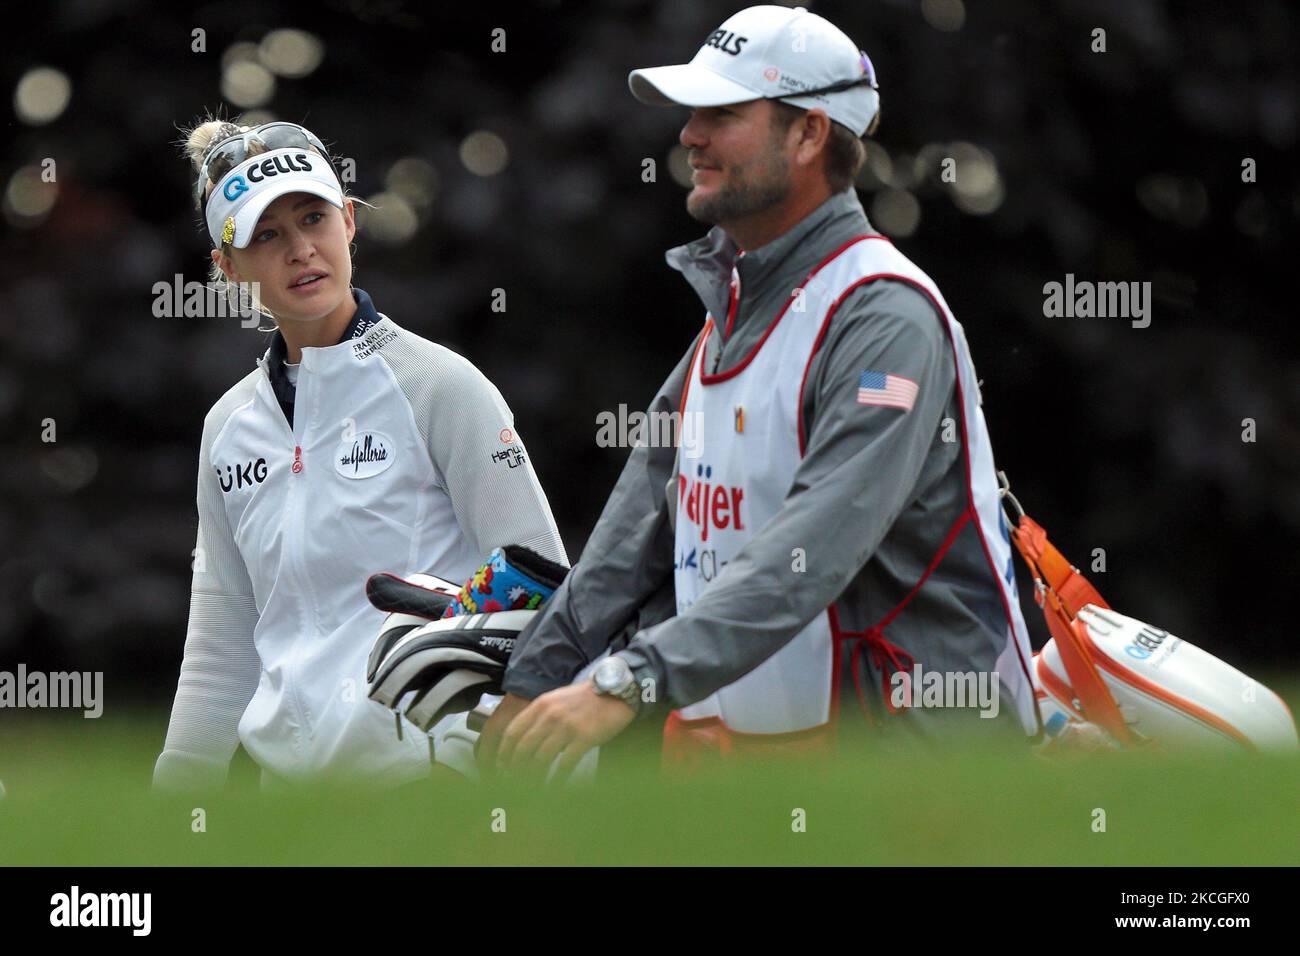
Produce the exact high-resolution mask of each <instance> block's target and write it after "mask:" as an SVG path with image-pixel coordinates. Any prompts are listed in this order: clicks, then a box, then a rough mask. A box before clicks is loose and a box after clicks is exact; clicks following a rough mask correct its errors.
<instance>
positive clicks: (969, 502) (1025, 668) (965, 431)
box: [795, 236, 1033, 686]
mask: <svg viewBox="0 0 1300 956" xmlns="http://www.w3.org/2000/svg"><path fill="white" fill-rule="evenodd" d="M861 238H866V239H871V238H883V237H881V236H864V237H861ZM886 241H887V240H886ZM879 279H892V280H894V281H895V282H904V283H906V284H907V285H910V286H911V287H912V288H914V289H916V290H918V291H919V292H921V293H922V294H923V295H924V296H925V297H926V298H927V299H929V300H930V302H931V303H932V304H933V305H934V309H935V312H936V313H938V318H939V319H940V321H941V322H942V323H943V332H944V335H945V336H947V338H948V347H949V348H950V349H951V351H952V361H953V368H954V370H955V372H956V382H955V384H956V389H957V405H958V407H959V408H960V409H961V422H962V433H961V446H962V462H963V465H964V467H965V469H966V511H967V512H969V513H970V514H972V515H973V514H976V513H977V511H976V507H975V486H974V485H973V484H972V483H971V453H970V445H969V440H968V436H969V434H970V426H969V423H968V422H967V421H966V400H965V395H964V393H963V392H962V387H961V358H960V356H959V355H958V354H957V343H956V341H955V340H954V339H953V337H952V334H951V330H950V329H949V327H948V317H949V316H948V311H947V310H946V309H945V308H944V307H943V306H942V305H941V304H940V303H939V301H938V300H937V299H936V298H935V297H934V296H933V295H932V294H931V293H930V290H929V289H927V288H926V287H925V286H923V285H922V284H921V283H919V282H917V281H916V280H915V279H912V278H910V277H909V276H903V275H898V274H897V273H894V272H877V273H875V274H873V275H869V276H864V277H863V278H861V279H859V280H858V281H857V282H855V283H853V285H851V286H849V288H847V289H846V290H844V292H843V294H841V295H840V297H839V298H838V299H836V300H835V302H834V303H832V304H831V307H830V308H829V309H827V310H826V318H825V319H824V320H823V322H822V328H821V330H820V331H819V332H818V334H817V338H816V340H815V341H814V343H813V350H812V353H811V354H810V355H809V356H808V365H807V366H806V367H805V368H804V380H803V382H801V383H800V384H799V407H798V408H796V409H795V414H796V416H797V418H796V420H797V421H798V422H799V452H800V454H803V453H804V451H805V436H804V427H803V393H804V387H805V386H806V385H807V384H808V371H809V369H810V368H811V367H812V360H813V356H815V355H816V354H817V351H818V350H819V349H820V348H821V344H822V340H823V338H824V337H825V335H826V331H827V329H828V328H829V327H830V322H831V319H832V318H833V317H834V315H835V312H836V310H837V309H838V308H839V307H840V304H841V303H842V302H843V301H844V299H845V298H846V297H847V296H848V295H849V293H851V292H852V291H854V290H855V289H857V288H858V287H859V286H862V285H865V284H866V283H868V282H875V281H877V280H879ZM975 534H976V535H977V536H978V537H979V542H980V548H981V549H982V550H983V551H984V559H985V561H987V562H988V566H989V571H990V573H992V575H993V580H994V582H995V583H996V584H997V591H998V599H999V600H1000V601H1001V602H1002V612H1003V614H1005V615H1006V621H1007V627H1008V628H1010V630H1011V638H1012V640H1011V643H1012V644H1013V645H1014V646H1015V649H1016V657H1017V658H1018V659H1019V660H1020V669H1021V671H1022V672H1023V674H1024V676H1025V680H1026V681H1027V682H1028V683H1029V684H1030V686H1032V685H1033V680H1032V678H1031V677H1030V674H1029V664H1028V663H1027V662H1026V661H1025V657H1024V654H1023V653H1022V652H1021V650H1020V642H1019V641H1017V640H1016V639H1015V625H1014V623H1013V618H1012V615H1011V607H1010V605H1009V604H1008V603H1007V596H1006V592H1005V591H1003V589H1002V585H1001V583H1000V582H1001V580H1002V572H1001V571H1000V570H999V569H998V568H997V566H996V565H995V564H994V561H993V553H992V552H991V551H990V550H989V545H988V541H986V540H985V538H984V531H983V529H982V528H981V527H980V523H979V521H976V522H975ZM927 574H928V572H927Z"/></svg>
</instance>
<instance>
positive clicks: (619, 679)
mask: <svg viewBox="0 0 1300 956" xmlns="http://www.w3.org/2000/svg"><path fill="white" fill-rule="evenodd" d="M591 682H592V684H594V685H595V687H596V693H597V694H604V695H606V696H608V697H617V698H618V699H619V700H621V701H622V702H623V703H625V704H627V705H628V706H629V707H631V708H632V709H633V710H640V709H641V688H640V687H639V686H637V682H636V676H635V675H634V674H633V673H632V668H631V667H629V666H628V663H627V661H625V660H623V658H621V657H607V658H605V659H604V660H603V661H601V662H600V663H599V664H597V665H596V669H595V670H593V671H592V672H591Z"/></svg>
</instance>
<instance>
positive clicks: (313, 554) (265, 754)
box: [154, 289, 568, 788]
mask: <svg viewBox="0 0 1300 956" xmlns="http://www.w3.org/2000/svg"><path fill="white" fill-rule="evenodd" d="M353 294H354V297H355V298H356V300H357V305H358V307H357V315H356V317H355V318H354V319H353V321H352V324H351V326H350V327H349V329H348V331H347V332H346V333H345V334H344V337H343V339H342V341H340V342H339V344H337V345H333V346H330V347H328V348H304V349H303V350H302V361H301V363H300V365H299V367H298V373H297V382H296V390H295V387H294V386H293V385H291V384H289V382H288V379H287V378H286V370H285V368H284V366H283V358H284V352H285V346H284V340H283V338H282V336H281V335H280V333H279V332H276V333H275V337H274V340H273V342H272V345H271V348H269V349H268V350H267V351H266V353H265V354H264V355H263V357H262V358H261V359H260V360H259V361H258V363H257V366H258V367H257V368H256V369H255V370H253V371H252V372H250V373H249V374H248V375H247V376H245V377H244V378H243V379H242V380H240V381H239V382H238V383H237V384H236V385H235V386H234V387H233V388H231V389H230V390H229V391H228V392H226V394H225V395H223V396H222V397H221V399H220V400H219V401H217V403H216V404H215V405H213V407H212V409H211V411H210V412H209V413H208V415H207V417H206V419H205V421H204V424H203V438H202V444H201V451H200V456H199V481H198V513H199V526H198V538H197V546H196V549H195V556H194V576H193V584H192V590H191V600H190V618H189V629H188V635H187V637H186V642H185V655H184V660H183V663H182V665H181V671H180V680H179V683H178V686H177V691H176V699H175V703H174V705H173V708H172V714H171V722H170V725H169V727H168V730H167V738H166V743H165V746H164V750H163V752H162V754H161V755H160V757H159V758H158V762H157V765H156V767H155V771H154V780H155V785H156V786H159V787H162V788H175V787H189V786H195V785H212V784H214V783H219V782H220V781H222V780H224V777H225V774H226V769H227V766H228V764H229V761H230V759H231V757H232V756H233V754H234V751H235V748H236V746H237V745H238V744H239V743H241V742H242V743H243V745H244V747H245V749H246V750H247V751H248V753H249V754H250V755H251V756H252V757H253V759H254V760H255V761H256V762H257V763H258V764H259V765H260V766H261V767H262V769H263V782H264V784H265V783H267V782H268V780H269V781H274V780H277V779H287V780H294V779H299V780H300V779H304V778H314V777H317V776H320V775H322V774H330V775H335V774H338V775H344V776H348V777H358V776H360V777H364V778H365V779H366V780H367V781H369V782H375V783H379V784H381V785H397V784H401V783H404V782H407V781H411V780H414V779H417V778H419V777H421V776H424V775H426V774H427V773H428V772H429V761H430V746H429V737H428V736H426V735H425V734H423V733H421V732H420V731H419V730H418V729H417V728H416V727H415V726H414V725H412V724H410V723H407V722H406V721H405V720H404V719H403V720H402V721H400V724H399V723H398V722H397V721H396V720H395V718H394V715H393V713H392V712H391V711H388V710H387V709H385V708H384V707H382V706H380V705H379V704H376V703H374V702H373V701H371V700H370V699H369V698H368V697H367V696H366V682H365V662H366V656H367V654H368V653H369V650H370V648H371V645H372V643H373V641H374V638H375V635H376V632H377V630H378V627H379V624H380V622H381V621H382V620H383V617H384V615H383V614H382V613H381V612H380V611H378V610H376V609H375V608H373V607H371V606H370V604H369V602H368V601H367V599H366V595H365V582H366V578H367V577H368V576H369V575H370V574H372V573H374V572H377V571H392V572H395V573H399V574H406V573H413V572H417V571H426V572H429V573H432V574H437V575H439V576H441V577H444V578H448V579H450V580H453V581H462V580H464V579H466V578H467V577H468V576H469V575H470V574H471V573H473V571H474V570H475V569H476V568H477V567H478V566H479V564H480V563H481V562H482V561H483V559H484V558H485V557H486V556H487V554H488V553H489V552H490V551H491V550H492V548H494V547H496V546H498V545H504V544H509V543H512V542H514V543H519V544H525V545H528V546H529V547H531V548H533V549H534V550H536V551H538V552H539V553H541V554H543V555H545V556H547V557H549V558H551V559H553V560H556V561H560V562H562V563H564V564H566V565H567V563H568V560H567V557H566V555H565V553H564V546H563V544H562V542H561V540H560V536H559V533H558V531H557V530H556V526H555V520H554V518H553V517H552V516H551V511H550V507H549V505H548V504H547V501H546V496H545V494H544V493H543V491H542V488H541V485H540V484H539V482H538V480H537V476H536V475H535V473H534V472H533V468H532V465H531V463H530V462H529V459H528V456H527V451H526V449H525V447H524V444H523V441H522V440H521V439H520V437H519V435H518V434H517V433H515V431H514V421H513V416H512V414H511V412H510V409H509V407H508V406H507V405H506V402H505V400H504V399H503V398H502V397H501V394H500V392H498V391H497V389H496V388H495V387H494V386H493V385H492V384H491V382H489V381H488V380H487V378H485V377H484V376H483V374H482V373H481V372H479V371H478V369H476V368H475V367H474V366H473V365H472V364H471V363H470V362H469V361H467V360H466V359H464V358H462V357H461V356H460V355H457V354H456V353H454V352H452V351H450V350H448V349H446V348H444V347H442V346H440V345H436V344H434V343H433V342H430V341H428V340H426V339H424V338H421V337H420V336H418V335H416V334H414V333H412V332H410V331H407V330H406V329H403V328H401V327H400V326H398V325H397V324H396V323H394V322H393V321H392V320H391V319H389V318H388V317H386V316H383V315H381V314H379V313H377V312H376V311H375V309H374V306H373V304H372V303H371V301H370V297H369V296H368V295H366V293H365V292H362V291H361V290H359V289H356V290H353ZM444 723H447V722H444ZM398 726H400V727H401V731H402V732H401V735H400V738H399V734H398ZM440 732H443V733H445V728H444V727H443V725H441V724H440V725H439V727H436V728H435V730H434V733H433V737H434V740H435V742H436V741H437V739H438V735H439V733H440Z"/></svg>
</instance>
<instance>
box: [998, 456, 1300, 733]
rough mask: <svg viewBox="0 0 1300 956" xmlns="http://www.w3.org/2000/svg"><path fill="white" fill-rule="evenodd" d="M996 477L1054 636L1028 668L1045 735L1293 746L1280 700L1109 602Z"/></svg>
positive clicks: (1287, 713) (1013, 535)
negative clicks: (1086, 732)
mask: <svg viewBox="0 0 1300 956" xmlns="http://www.w3.org/2000/svg"><path fill="white" fill-rule="evenodd" d="M998 478H999V480H1000V482H1001V484H1002V498H1003V501H1004V503H1009V504H1010V505H1011V506H1012V507H1013V508H1014V509H1015V511H1016V516H1015V517H1016V519H1017V520H1012V517H1013V516H1012V515H1008V516H1007V521H1008V524H1009V525H1010V527H1011V540H1012V543H1013V544H1014V545H1015V546H1016V549H1017V550H1018V551H1019V552H1020V554H1021V556H1022V557H1023V558H1024V559H1025V563H1026V564H1027V565H1028V566H1029V570H1030V573H1031V574H1032V575H1033V579H1034V588H1035V599H1036V600H1037V602H1038V604H1039V607H1041V608H1042V610H1043V616H1044V617H1045V618H1046V619H1047V627H1048V630H1049V631H1050V632H1051V635H1052V638H1051V640H1049V641H1048V642H1047V644H1046V645H1045V646H1044V647H1043V649H1042V650H1041V651H1039V652H1038V653H1037V654H1035V655H1034V659H1033V664H1032V667H1031V669H1030V670H1031V676H1032V677H1033V680H1034V688H1035V696H1036V697H1037V700H1038V707H1039V714H1040V716H1041V717H1042V719H1043V727H1044V730H1045V732H1046V734H1047V736H1048V738H1049V741H1050V740H1056V739H1064V738H1065V737H1068V736H1069V735H1070V734H1071V733H1072V732H1076V731H1078V730H1080V729H1081V728H1085V727H1087V726H1088V725H1092V726H1094V727H1097V728H1100V729H1101V730H1102V731H1104V732H1105V734H1106V736H1107V738H1109V741H1110V742H1111V743H1113V744H1114V745H1118V746H1120V747H1136V746H1151V745H1156V746H1160V747H1161V748H1163V749H1165V750H1171V751H1172V750H1183V749H1192V748H1197V747H1226V748H1228V749H1244V750H1249V751H1294V750H1295V749H1296V748H1297V746H1298V745H1300V744H1298V742H1297V737H1296V727H1295V721H1294V720H1293V719H1292V717H1291V711H1290V710H1289V709H1288V708H1287V706H1286V703H1285V702H1284V701H1283V700H1282V698H1281V697H1279V696H1278V695H1277V694H1275V693H1274V692H1273V691H1271V690H1269V689H1268V688H1267V687H1264V686H1263V685H1262V684H1259V683H1258V682H1256V681H1254V680H1252V679H1251V678H1250V677H1248V676H1247V675H1245V674H1243V673H1242V672H1241V671H1239V670H1237V669H1236V668H1235V667H1232V666H1231V665H1229V664H1227V663H1225V662H1223V661H1221V660H1219V659H1218V658H1217V657H1215V656H1214V655H1213V654H1209V653H1207V652H1206V651H1203V650H1201V649H1200V648H1199V647H1196V646H1195V645H1193V644H1190V643H1188V642H1187V641H1185V640H1182V639H1180V638H1177V637H1175V636H1174V635H1172V634H1170V633H1169V632H1168V631H1165V630H1162V629H1161V628H1158V627H1153V626H1152V625H1150V624H1146V623H1144V622H1143V621H1140V620H1137V619H1136V618H1132V617H1128V616H1127V615H1124V614H1120V613H1119V612H1118V611H1115V610H1114V609H1112V608H1111V607H1110V605H1109V604H1107V603H1106V602H1105V600H1103V599H1102V596H1101V595H1100V594H1099V593H1098V592H1097V589H1096V588H1095V587H1093V586H1092V584H1091V583H1089V581H1088V580H1087V578H1085V577H1084V576H1083V575H1082V574H1080V573H1079V569H1078V568H1076V567H1074V566H1072V565H1071V564H1070V563H1069V562H1068V561H1067V560H1066V559H1065V558H1064V557H1063V556H1062V555H1061V553H1060V552H1059V551H1058V550H1057V549H1056V548H1055V547H1053V545H1052V544H1051V542H1049V541H1048V540H1047V532H1046V531H1044V530H1043V528H1042V526H1040V525H1039V524H1038V523H1037V522H1035V521H1034V520H1033V519H1032V518H1030V517H1028V516H1027V515H1026V514H1025V513H1024V510H1023V509H1022V508H1021V507H1020V503H1019V502H1018V501H1016V499H1015V497H1014V496H1012V494H1011V489H1010V486H1009V485H1008V483H1007V480H1006V475H1005V474H1003V473H1001V472H999V474H998ZM1091 732H1092V733H1094V734H1095V731H1091ZM1048 746H1051V744H1050V743H1049V744H1048Z"/></svg>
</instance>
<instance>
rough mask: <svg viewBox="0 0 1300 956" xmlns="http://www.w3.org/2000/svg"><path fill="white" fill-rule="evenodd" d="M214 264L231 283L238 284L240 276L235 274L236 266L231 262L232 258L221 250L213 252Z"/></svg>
mask: <svg viewBox="0 0 1300 956" xmlns="http://www.w3.org/2000/svg"><path fill="white" fill-rule="evenodd" d="M212 264H213V265H215V266H216V267H217V268H218V269H220V270H221V272H222V274H224V275H225V277H226V278H227V279H229V280H230V281H231V282H238V281H239V275H238V273H236V272H235V264H234V263H233V262H231V261H230V257H229V256H227V255H226V254H225V253H223V252H222V251H221V250H220V249H213V250H212Z"/></svg>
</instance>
